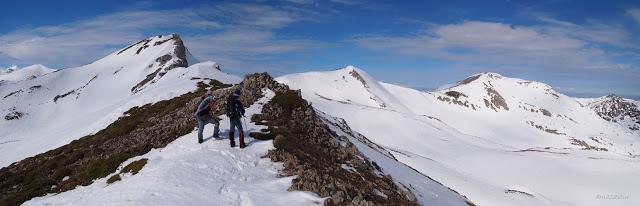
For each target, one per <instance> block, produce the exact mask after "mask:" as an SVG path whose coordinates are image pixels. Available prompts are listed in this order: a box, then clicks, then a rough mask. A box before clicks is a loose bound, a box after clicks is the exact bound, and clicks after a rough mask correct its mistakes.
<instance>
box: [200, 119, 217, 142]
mask: <svg viewBox="0 0 640 206" xmlns="http://www.w3.org/2000/svg"><path fill="white" fill-rule="evenodd" d="M196 119H198V140H202V130H204V125H206V124H213V126H214V127H213V136H214V137H218V136H220V135H219V134H218V133H219V132H220V131H219V130H220V122H219V121H218V119H216V118H213V117H211V115H208V114H207V115H202V116H197V117H196Z"/></svg>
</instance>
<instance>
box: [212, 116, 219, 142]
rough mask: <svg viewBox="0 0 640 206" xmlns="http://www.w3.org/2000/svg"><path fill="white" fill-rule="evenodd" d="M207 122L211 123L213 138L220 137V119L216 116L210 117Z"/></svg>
mask: <svg viewBox="0 0 640 206" xmlns="http://www.w3.org/2000/svg"><path fill="white" fill-rule="evenodd" d="M209 123H211V124H213V138H216V139H218V138H220V121H218V118H216V117H210V118H209Z"/></svg>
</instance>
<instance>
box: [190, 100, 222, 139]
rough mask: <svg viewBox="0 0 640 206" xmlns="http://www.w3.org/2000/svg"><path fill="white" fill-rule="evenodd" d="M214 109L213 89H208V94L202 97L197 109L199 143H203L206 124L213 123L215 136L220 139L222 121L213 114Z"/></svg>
mask: <svg viewBox="0 0 640 206" xmlns="http://www.w3.org/2000/svg"><path fill="white" fill-rule="evenodd" d="M213 110H214V101H213V91H211V90H209V91H207V94H206V95H205V96H203V97H202V98H201V99H200V103H199V104H198V108H197V109H196V113H195V115H196V119H197V120H198V143H200V144H202V141H203V140H202V131H203V130H204V125H206V124H213V125H214V128H213V138H216V139H220V134H219V127H220V121H218V118H217V117H215V116H211V112H212V111H213Z"/></svg>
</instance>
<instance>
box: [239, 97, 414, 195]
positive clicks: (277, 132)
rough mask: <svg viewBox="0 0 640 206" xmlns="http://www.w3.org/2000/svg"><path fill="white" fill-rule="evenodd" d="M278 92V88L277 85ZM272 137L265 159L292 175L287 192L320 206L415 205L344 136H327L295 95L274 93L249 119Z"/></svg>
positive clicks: (310, 109) (329, 133)
mask: <svg viewBox="0 0 640 206" xmlns="http://www.w3.org/2000/svg"><path fill="white" fill-rule="evenodd" d="M279 88H282V87H279ZM252 120H254V121H256V122H262V123H263V124H265V125H267V126H268V132H269V134H271V135H272V136H275V140H274V146H275V147H276V149H275V150H271V151H270V152H269V154H268V155H267V156H268V157H269V158H271V159H272V160H273V161H279V162H283V163H284V166H285V169H284V171H282V175H284V176H292V175H297V176H298V177H297V178H296V179H294V180H293V184H292V186H291V188H290V189H291V190H303V191H312V192H315V193H317V194H319V195H320V196H321V197H328V198H329V199H327V201H326V202H325V205H417V203H416V201H415V197H414V196H413V195H412V193H411V192H408V191H406V190H402V189H400V188H399V187H398V186H397V185H396V184H395V183H394V182H393V181H392V179H391V177H390V176H385V175H384V174H383V173H382V172H381V171H380V170H379V169H378V168H377V167H376V165H375V164H374V163H372V162H370V161H369V160H368V159H367V158H366V157H365V156H364V155H363V154H362V153H360V152H359V151H358V150H357V149H356V147H355V146H354V145H353V144H352V143H351V142H350V141H349V140H348V139H347V138H345V137H341V136H338V135H337V134H335V133H334V132H332V131H331V130H330V129H329V128H328V126H327V125H326V124H325V123H324V122H323V121H322V119H321V118H320V117H319V116H318V115H317V114H316V112H315V110H314V109H313V107H312V106H311V105H309V104H308V103H307V101H305V100H304V99H302V97H301V96H300V93H299V92H298V91H292V90H283V91H276V96H275V97H274V98H273V99H272V100H271V101H270V102H269V103H267V104H266V105H264V107H263V110H262V114H261V115H256V116H254V117H252Z"/></svg>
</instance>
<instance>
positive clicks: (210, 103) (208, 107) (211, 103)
mask: <svg viewBox="0 0 640 206" xmlns="http://www.w3.org/2000/svg"><path fill="white" fill-rule="evenodd" d="M207 97H208V95H204V96H202V97H200V101H198V103H196V104H195V106H194V107H193V113H195V112H197V111H198V107H200V104H201V103H202V101H204V99H206V98H207ZM213 105H214V104H213V100H211V102H209V105H207V108H205V109H204V110H202V111H200V113H201V114H209V112H210V111H211V108H213ZM198 116H200V114H198Z"/></svg>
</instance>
